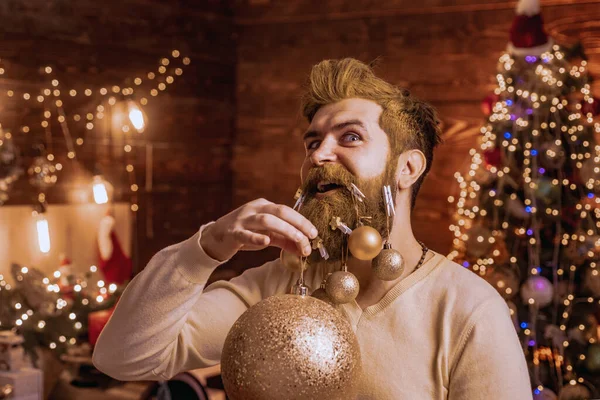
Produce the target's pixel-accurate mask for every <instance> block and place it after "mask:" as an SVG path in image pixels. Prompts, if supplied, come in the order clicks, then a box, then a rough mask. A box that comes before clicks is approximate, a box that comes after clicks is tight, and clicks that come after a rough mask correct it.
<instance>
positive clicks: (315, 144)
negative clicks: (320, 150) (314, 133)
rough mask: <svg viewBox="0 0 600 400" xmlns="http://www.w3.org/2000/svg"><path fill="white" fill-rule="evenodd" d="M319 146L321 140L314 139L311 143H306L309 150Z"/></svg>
mask: <svg viewBox="0 0 600 400" xmlns="http://www.w3.org/2000/svg"><path fill="white" fill-rule="evenodd" d="M317 147H319V141H318V140H314V141H312V142H310V143H309V144H307V145H306V148H307V149H308V150H312V149H316V148H317Z"/></svg>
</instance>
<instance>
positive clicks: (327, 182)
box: [317, 181, 331, 191]
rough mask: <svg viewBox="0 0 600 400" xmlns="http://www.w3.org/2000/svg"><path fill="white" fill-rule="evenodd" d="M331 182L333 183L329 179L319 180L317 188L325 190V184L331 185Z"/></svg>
mask: <svg viewBox="0 0 600 400" xmlns="http://www.w3.org/2000/svg"><path fill="white" fill-rule="evenodd" d="M329 184H331V182H329V181H321V182H319V184H318V185H317V189H318V190H319V191H323V189H324V188H325V186H327V185H329Z"/></svg>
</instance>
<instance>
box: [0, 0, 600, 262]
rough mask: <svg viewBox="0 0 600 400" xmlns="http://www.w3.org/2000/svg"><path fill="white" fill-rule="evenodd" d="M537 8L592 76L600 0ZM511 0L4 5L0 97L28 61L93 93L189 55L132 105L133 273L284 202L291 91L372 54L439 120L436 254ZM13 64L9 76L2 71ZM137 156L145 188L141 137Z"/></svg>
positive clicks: (428, 195)
mask: <svg viewBox="0 0 600 400" xmlns="http://www.w3.org/2000/svg"><path fill="white" fill-rule="evenodd" d="M541 3H542V7H543V16H544V19H545V21H546V29H547V31H548V32H549V33H550V34H551V35H552V36H553V37H554V38H555V39H556V40H557V41H558V42H560V43H564V44H574V43H576V42H577V41H580V42H581V43H582V44H583V45H584V47H585V49H586V52H587V54H588V56H589V57H590V70H591V72H592V74H594V75H595V76H597V77H600V0H577V1H575V0H571V1H569V0H565V1H560V0H548V1H542V2H541ZM515 4H516V3H515V2H512V1H510V2H508V1H494V0H490V1H481V0H455V1H448V0H446V1H443V0H422V1H420V2H418V3H415V2H412V1H406V0H404V1H400V0H389V1H375V0H329V1H326V0H318V1H317V0H286V1H273V0H243V1H242V0H238V1H233V2H228V1H218V0H212V1H191V0H187V1H186V0H179V1H170V2H165V1H159V0H121V1H118V2H117V1H97V0H96V1H93V0H79V1H77V2H72V1H68V0H4V1H3V2H2V3H0V38H1V40H0V58H2V61H3V62H5V63H7V64H8V65H9V66H10V67H11V68H10V69H9V68H8V67H7V73H6V74H5V75H4V76H3V77H2V79H0V91H1V92H2V93H5V91H6V89H7V88H8V87H13V88H15V87H16V88H18V87H30V86H31V85H32V82H35V81H36V79H38V80H39V77H38V78H36V76H37V75H36V74H37V71H36V68H37V66H40V65H46V64H52V65H56V66H57V70H58V71H59V73H60V74H63V75H64V76H65V79H71V80H73V82H80V83H81V84H84V83H85V84H87V85H88V86H91V87H95V88H99V87H102V86H105V85H106V84H107V82H120V81H122V80H123V79H124V78H125V77H127V76H135V74H138V73H140V72H142V73H143V72H146V71H147V70H148V68H149V67H150V68H154V66H155V65H156V62H157V61H158V60H159V59H160V57H162V56H164V55H165V54H167V53H168V52H170V50H171V49H173V48H178V49H180V50H181V51H182V52H183V53H185V54H186V55H188V56H189V57H191V59H192V64H191V65H190V66H189V67H188V68H187V69H186V70H185V72H184V74H183V77H182V78H181V79H179V80H178V81H176V82H175V84H174V85H171V87H169V89H168V90H167V92H166V93H164V94H162V95H161V96H160V97H159V98H158V99H156V100H154V101H153V102H152V103H151V104H149V106H148V107H146V108H145V109H146V112H147V113H148V116H149V120H150V121H149V128H148V130H147V132H146V133H144V140H147V141H149V142H151V143H153V144H154V145H155V147H154V152H153V155H154V162H153V190H152V191H151V192H146V191H144V190H141V192H140V197H141V202H140V211H139V212H138V218H137V228H138V229H137V232H138V233H137V237H136V239H137V240H136V243H137V248H136V254H137V264H138V268H141V267H143V265H145V264H146V262H147V261H148V260H149V258H150V257H151V256H152V255H153V254H154V253H155V252H156V251H158V250H159V249H161V248H163V247H165V246H167V245H169V244H172V243H175V242H177V241H180V240H183V239H185V238H186V237H189V236H191V235H192V234H193V233H194V232H195V231H196V230H197V229H198V227H199V226H200V224H202V223H204V222H207V221H210V220H212V219H215V218H217V217H219V216H220V215H223V214H225V213H227V212H228V211H230V210H231V209H233V208H234V207H237V206H239V205H241V204H243V203H245V202H247V201H249V200H252V199H255V198H258V197H265V198H267V199H269V200H272V201H275V202H282V203H287V204H291V202H292V196H293V194H294V192H295V190H296V188H297V187H298V184H299V168H300V164H301V161H302V158H303V152H304V151H303V147H302V143H301V140H300V134H301V132H302V131H303V129H304V128H305V127H306V122H305V121H303V120H302V118H301V117H300V115H299V108H298V97H299V88H300V85H301V83H302V81H303V79H304V77H305V76H306V74H307V73H308V71H309V69H310V67H311V66H312V65H313V64H315V63H317V62H319V61H320V60H322V59H326V58H339V57H347V56H351V57H356V58H358V59H361V60H363V61H371V60H373V59H374V58H376V57H379V56H381V57H383V62H382V63H381V65H380V67H379V73H380V75H382V76H383V77H384V78H386V79H388V80H389V81H391V82H393V83H396V84H399V85H402V86H404V87H407V88H408V89H410V90H411V92H412V93H413V94H414V95H416V96H418V97H420V98H423V99H425V100H427V101H430V102H431V103H433V104H434V105H435V106H436V107H437V109H438V110H439V112H440V114H441V116H442V119H443V122H444V140H445V143H444V144H443V145H442V146H441V147H440V148H439V149H438V150H437V153H436V154H435V161H434V165H433V168H432V170H431V172H430V175H429V177H428V179H427V180H426V181H425V184H424V185H423V187H422V189H421V193H420V197H419V200H418V203H417V207H416V209H415V212H414V229H415V231H416V234H417V237H418V238H419V239H421V240H423V241H425V243H426V244H428V245H429V246H430V247H431V248H433V249H434V250H437V251H439V252H442V253H446V252H448V250H449V248H450V242H451V236H450V234H449V233H450V232H449V231H448V229H447V227H448V225H449V222H450V221H449V215H450V212H451V209H449V207H448V204H447V202H446V199H447V197H448V196H449V195H450V194H455V192H456V186H455V184H454V179H453V174H454V172H455V171H457V170H463V171H464V170H465V169H466V168H467V164H466V163H465V162H467V161H468V159H467V157H466V155H467V153H468V150H469V149H470V148H471V147H472V146H473V145H474V143H475V139H476V137H477V136H478V134H479V126H480V124H481V123H482V122H483V115H482V113H481V111H480V101H481V99H482V98H483V97H485V96H486V95H487V94H488V93H490V92H491V91H492V90H493V88H494V75H495V68H496V62H497V60H498V57H499V56H500V54H501V52H502V51H503V50H504V48H505V47H506V44H507V41H508V30H509V27H510V25H511V22H512V18H513V16H514V7H515ZM15 69H16V70H18V71H19V72H18V73H13V74H12V75H10V77H9V73H8V71H9V70H10V71H15ZM67 77H68V78H67ZM598 82H600V81H598ZM598 82H596V83H595V85H594V90H595V92H596V93H597V94H598V93H600V86H599V84H598ZM2 93H0V118H1V122H2V123H3V125H5V126H6V125H15V126H16V125H18V124H23V122H21V121H23V120H24V119H27V118H28V115H29V114H28V112H27V110H26V109H23V105H22V104H20V103H18V102H15V101H12V100H7V99H6V96H4V94H2ZM99 134H100V135H101V133H99ZM22 140H25V139H22ZM83 147H85V148H86V149H87V150H85V149H84V150H82V157H81V163H82V164H84V165H90V163H91V161H90V160H93V161H97V160H98V159H97V158H94V157H97V154H98V153H99V151H100V150H98V149H97V148H94V147H93V146H89V147H86V146H85V145H84V146H83ZM135 155H136V160H137V163H136V166H138V170H137V172H138V179H139V180H141V181H142V182H143V180H144V179H145V178H144V173H145V167H146V164H145V146H140V147H139V148H137V149H136V151H135ZM100 158H101V157H100ZM101 159H102V158H101ZM101 161H102V160H101ZM109 161H110V160H108V161H107V162H109ZM65 165H66V164H65ZM64 175H65V177H67V176H69V175H68V171H65V174H64ZM68 184H69V181H68V179H67V178H64V179H63V185H68ZM140 186H142V185H140ZM65 190H66V189H64V188H63V189H61V186H60V185H59V186H58V187H56V188H54V189H53V191H52V193H49V200H50V201H51V202H52V201H63V199H64V192H65ZM28 196H29V197H31V196H30V193H28V189H27V185H24V184H23V185H21V186H18V187H17V188H16V191H15V195H14V198H13V199H12V200H11V201H12V202H13V204H14V203H20V204H21V203H23V202H26V201H27V198H28ZM149 226H150V228H152V229H149ZM149 233H152V235H149ZM276 255H277V252H276V251H275V250H269V251H265V252H261V253H245V254H240V255H238V256H236V257H235V258H234V260H232V262H231V263H230V266H231V267H232V269H234V270H239V269H241V268H243V267H247V266H252V265H256V264H257V263H259V262H261V261H264V260H267V259H269V258H271V257H273V256H276ZM223 271H224V272H223V273H225V270H223Z"/></svg>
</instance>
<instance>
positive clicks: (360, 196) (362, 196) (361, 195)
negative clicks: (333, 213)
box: [348, 183, 366, 203]
mask: <svg viewBox="0 0 600 400" xmlns="http://www.w3.org/2000/svg"><path fill="white" fill-rule="evenodd" d="M348 190H349V191H350V193H352V195H353V196H354V198H355V199H356V200H358V201H360V202H361V203H362V202H363V201H364V199H365V198H366V196H365V194H364V193H363V192H361V191H360V189H359V188H358V186H356V185H355V184H354V183H351V184H350V186H348Z"/></svg>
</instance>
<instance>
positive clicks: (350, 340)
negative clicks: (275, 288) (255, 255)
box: [221, 294, 362, 400]
mask: <svg viewBox="0 0 600 400" xmlns="http://www.w3.org/2000/svg"><path fill="white" fill-rule="evenodd" d="M361 368H362V367H361V356H360V347H359V345H358V340H357V338H356V336H355V335H354V332H353V331H352V327H351V326H350V324H349V322H348V321H347V320H346V319H345V318H344V316H343V315H342V314H341V313H340V312H339V311H337V310H336V309H335V308H333V307H332V306H330V305H329V304H326V303H325V302H323V301H320V300H317V299H315V298H312V297H310V296H295V295H289V294H286V295H277V296H271V297H269V298H267V299H265V300H263V301H261V302H260V303H258V304H256V305H254V306H252V307H250V308H249V309H248V310H247V311H246V312H245V313H244V314H242V316H241V317H240V318H239V319H238V320H237V321H236V322H235V324H233V326H232V328H231V330H230V331H229V334H228V335H227V338H226V339H225V344H224V347H223V352H222V355H221V374H222V376H223V383H224V385H225V391H226V393H227V396H228V397H229V398H230V399H231V400H280V399H286V400H288V399H289V400H294V399H327V400H337V399H339V400H342V399H352V398H355V397H356V389H357V386H356V384H357V382H358V381H359V378H360V374H361Z"/></svg>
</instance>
